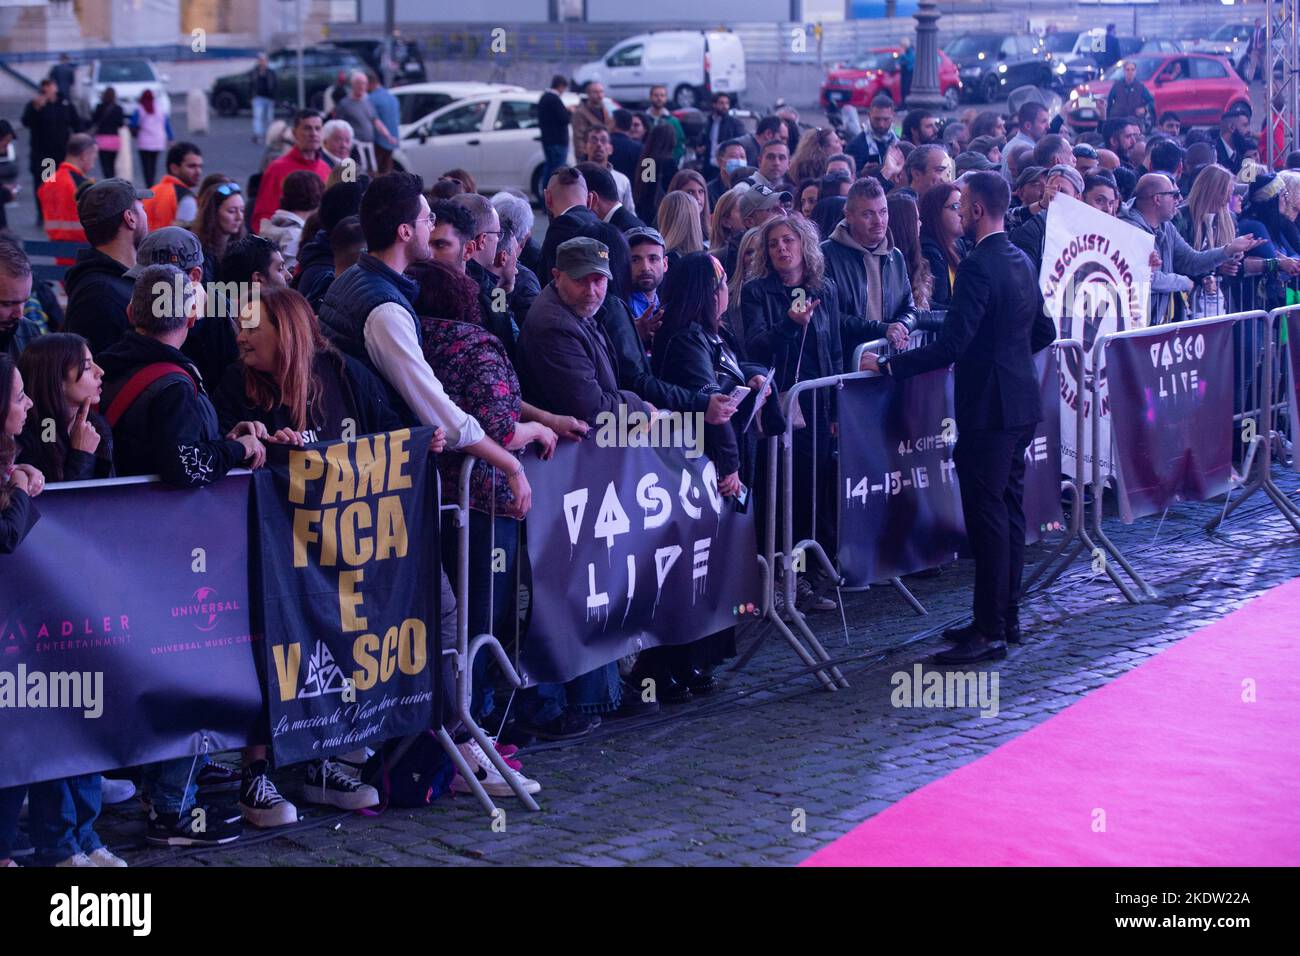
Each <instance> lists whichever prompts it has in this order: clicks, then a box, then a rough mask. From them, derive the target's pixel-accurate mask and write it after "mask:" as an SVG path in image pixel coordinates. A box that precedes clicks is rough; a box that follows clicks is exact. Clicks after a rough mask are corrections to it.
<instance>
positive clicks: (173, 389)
mask: <svg viewBox="0 0 1300 956" xmlns="http://www.w3.org/2000/svg"><path fill="white" fill-rule="evenodd" d="M96 361H98V363H99V364H100V365H101V366H102V367H103V369H104V393H103V396H102V397H101V399H100V404H101V406H102V407H103V408H105V409H107V408H110V407H111V406H112V404H113V399H114V398H115V397H116V395H117V394H118V392H120V391H121V390H122V387H123V386H124V385H126V383H127V381H128V380H129V379H130V378H131V376H132V375H133V374H134V373H135V372H137V371H138V370H140V369H142V368H144V367H145V366H146V365H151V364H153V363H155V362H171V363H173V364H176V365H179V366H181V367H182V368H184V369H186V370H187V371H188V373H189V375H190V376H191V377H188V378H187V377H186V376H183V375H181V374H179V373H172V374H170V375H166V376H164V377H162V378H160V379H158V380H157V381H156V382H154V383H153V384H152V385H150V386H149V387H148V388H147V389H145V390H144V391H143V392H142V393H141V394H140V397H139V398H137V399H136V400H135V401H134V402H133V403H132V404H131V407H130V408H129V409H128V410H127V411H126V413H125V414H124V415H123V416H122V417H121V419H119V420H118V422H117V426H116V428H114V430H113V445H114V447H113V463H114V465H115V466H116V468H117V473H118V474H119V475H123V476H127V475H160V476H162V479H163V481H165V482H167V483H168V484H173V485H185V486H197V485H206V484H210V483H211V482H214V481H216V480H217V479H219V478H221V477H223V476H224V475H225V474H226V472H228V471H229V470H230V469H232V468H235V467H237V466H238V465H239V464H240V463H241V462H243V461H244V458H245V455H244V446H243V445H241V444H240V443H239V442H237V441H234V440H233V439H227V438H225V437H224V433H223V432H221V431H220V427H219V425H218V422H217V411H216V409H215V408H213V407H212V402H211V401H209V400H208V395H207V392H205V391H204V389H203V384H202V382H200V381H199V376H198V370H197V369H196V368H195V367H194V365H193V363H192V362H190V360H189V359H188V358H186V356H185V355H184V353H182V352H180V351H179V350H177V349H174V348H172V347H171V346H170V345H166V344H164V343H162V342H159V341H158V340H157V339H151V338H147V337H145V336H143V335H140V334H139V333H138V332H134V331H132V332H128V333H126V335H124V336H123V337H122V340H121V341H120V342H118V343H117V344H116V345H114V346H113V347H112V348H110V349H109V350H108V351H106V352H104V353H103V354H102V355H100V356H98V357H97V359H96ZM196 385H197V392H196V390H195V389H196Z"/></svg>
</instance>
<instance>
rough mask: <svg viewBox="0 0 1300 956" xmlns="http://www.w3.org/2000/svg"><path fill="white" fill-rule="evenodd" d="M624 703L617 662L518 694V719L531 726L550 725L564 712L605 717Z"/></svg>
mask: <svg viewBox="0 0 1300 956" xmlns="http://www.w3.org/2000/svg"><path fill="white" fill-rule="evenodd" d="M622 702H623V681H622V678H620V677H619V674H618V661H614V662H613V663H610V664H606V665H604V666H603V667H597V668H596V669H595V670H594V671H588V672H587V673H585V674H583V675H581V676H579V677H575V678H574V679H573V680H571V681H569V682H567V683H564V684H538V685H537V686H536V687H530V688H528V689H527V690H524V691H521V692H520V694H519V719H520V720H522V721H524V723H527V724H532V725H533V726H534V727H537V726H540V725H541V724H545V723H549V722H550V721H552V720H554V719H555V718H556V717H559V716H560V715H561V714H562V713H564V712H565V711H566V710H576V711H578V712H579V713H583V714H605V713H608V712H609V711H611V710H618V706H619V704H621V703H622Z"/></svg>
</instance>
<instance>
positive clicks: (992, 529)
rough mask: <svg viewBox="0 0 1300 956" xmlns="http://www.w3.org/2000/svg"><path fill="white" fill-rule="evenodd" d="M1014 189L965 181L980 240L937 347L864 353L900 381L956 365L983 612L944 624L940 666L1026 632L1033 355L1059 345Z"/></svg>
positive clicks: (990, 652)
mask: <svg viewBox="0 0 1300 956" xmlns="http://www.w3.org/2000/svg"><path fill="white" fill-rule="evenodd" d="M1010 198H1011V196H1010V191H1009V189H1008V188H1007V182H1006V180H1005V179H1003V178H1002V177H1001V176H1000V175H999V174H997V173H992V172H979V173H973V174H972V175H971V176H970V177H969V178H968V179H967V180H966V187H965V189H964V190H963V191H962V195H961V223H962V229H963V231H964V232H965V234H966V236H967V237H968V238H970V239H973V240H974V243H975V245H974V248H973V249H972V250H971V253H970V254H969V255H968V256H967V257H966V258H965V259H963V260H962V263H961V265H960V266H958V267H957V279H956V282H955V284H954V286H953V295H952V304H951V306H950V307H949V311H948V315H947V317H946V319H945V320H944V324H943V330H942V331H941V332H940V333H939V336H938V338H936V339H935V340H934V341H933V342H931V343H930V344H929V345H925V346H922V347H921V348H918V349H911V350H908V351H906V352H900V353H898V354H896V355H893V356H889V357H886V358H878V357H877V356H875V355H871V354H867V355H864V356H863V362H862V367H863V368H864V369H865V370H869V371H879V372H881V373H883V374H885V375H892V376H893V377H895V378H909V377H911V376H913V375H919V374H921V373H923V372H929V371H933V370H935V369H940V368H943V367H944V366H947V365H952V364H955V369H954V395H955V404H956V408H957V447H956V448H955V449H954V452H953V461H954V463H955V464H956V466H957V481H958V484H959V486H960V488H961V502H962V513H963V515H964V517H965V519H966V534H967V537H968V539H969V541H970V548H971V551H972V553H973V554H974V557H975V596H974V611H975V615H974V617H975V619H974V622H973V623H972V624H970V625H968V626H966V627H962V628H957V629H955V630H949V631H945V632H944V638H945V639H947V640H951V641H955V642H956V645H955V646H954V647H953V648H951V649H949V650H947V651H943V652H941V653H940V654H938V655H936V657H935V661H936V662H937V663H940V664H968V663H973V662H976V661H984V660H996V659H998V658H1002V657H1005V656H1006V653H1007V642H1008V641H1010V642H1011V643H1013V644H1016V643H1019V642H1020V639H1021V636H1020V622H1019V605H1020V580H1021V573H1022V571H1023V568H1024V547H1025V515H1024V507H1023V498H1024V476H1025V448H1026V447H1027V446H1028V444H1029V441H1030V439H1031V438H1033V435H1034V429H1035V427H1036V426H1037V424H1038V421H1039V420H1040V418H1041V417H1042V408H1041V403H1040V399H1039V388H1038V376H1037V375H1036V373H1035V371H1034V358H1033V353H1035V352H1038V351H1040V350H1042V349H1045V348H1047V346H1048V345H1050V344H1051V343H1052V340H1053V339H1055V338H1056V329H1055V327H1054V326H1053V324H1052V320H1051V319H1050V318H1048V316H1047V313H1046V312H1045V311H1044V310H1043V295H1042V292H1041V291H1040V290H1039V288H1038V281H1037V279H1038V277H1037V275H1035V273H1034V271H1033V268H1032V266H1031V265H1030V264H1029V260H1028V258H1026V256H1025V255H1024V253H1022V252H1021V251H1020V250H1019V249H1017V248H1016V247H1015V246H1013V245H1012V244H1011V242H1010V241H1009V240H1008V238H1007V234H1006V230H1005V229H1004V228H1003V217H1004V216H1005V215H1006V211H1007V203H1008V202H1009V201H1010Z"/></svg>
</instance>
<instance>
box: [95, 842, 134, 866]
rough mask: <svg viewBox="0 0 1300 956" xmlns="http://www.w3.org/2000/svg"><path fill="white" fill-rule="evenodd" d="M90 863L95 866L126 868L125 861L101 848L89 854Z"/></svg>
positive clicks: (105, 848)
mask: <svg viewBox="0 0 1300 956" xmlns="http://www.w3.org/2000/svg"><path fill="white" fill-rule="evenodd" d="M90 862H91V863H94V864H95V866H126V860H124V859H122V858H121V857H120V856H115V855H114V854H112V853H110V852H108V848H107V847H102V846H101V847H100V848H99V849H98V850H96V851H95V852H94V853H92V854H90Z"/></svg>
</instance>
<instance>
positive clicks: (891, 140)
mask: <svg viewBox="0 0 1300 956" xmlns="http://www.w3.org/2000/svg"><path fill="white" fill-rule="evenodd" d="M897 143H898V134H897V133H895V132H894V131H893V130H892V129H891V130H890V131H889V132H888V133H887V134H886V135H885V136H884V137H883V138H877V137H876V135H875V134H874V133H873V132H872V131H871V127H870V126H868V127H867V128H866V129H864V130H863V131H862V132H860V133H859V134H858V135H857V136H855V137H853V139H851V140H849V142H848V145H846V146H845V147H844V152H845V153H847V154H848V155H849V156H852V157H853V159H854V160H855V161H856V162H857V164H858V169H859V170H861V169H862V167H863V166H866V165H867V164H868V163H876V164H878V165H881V166H883V165H884V164H885V154H886V153H888V152H889V147H891V146H894V145H896V144H897Z"/></svg>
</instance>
